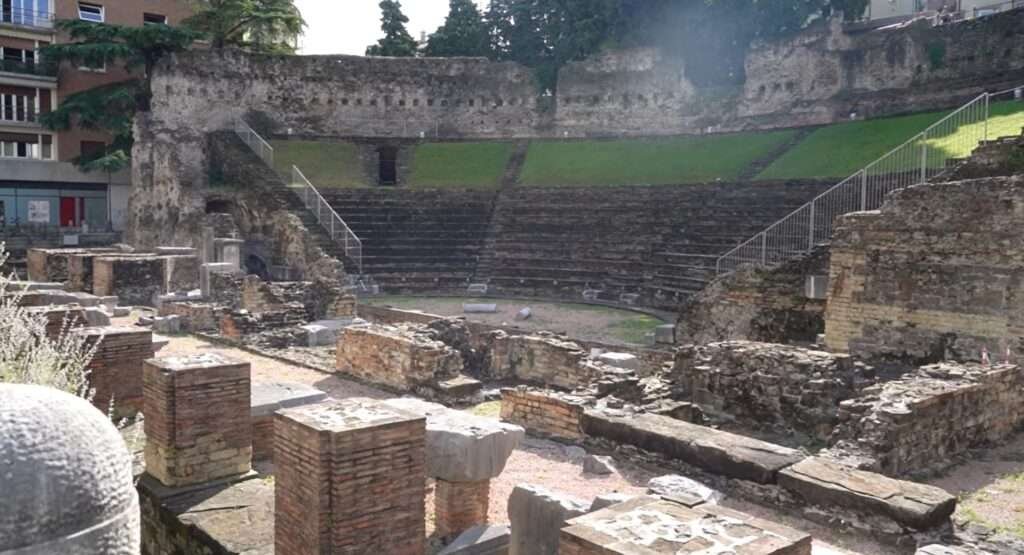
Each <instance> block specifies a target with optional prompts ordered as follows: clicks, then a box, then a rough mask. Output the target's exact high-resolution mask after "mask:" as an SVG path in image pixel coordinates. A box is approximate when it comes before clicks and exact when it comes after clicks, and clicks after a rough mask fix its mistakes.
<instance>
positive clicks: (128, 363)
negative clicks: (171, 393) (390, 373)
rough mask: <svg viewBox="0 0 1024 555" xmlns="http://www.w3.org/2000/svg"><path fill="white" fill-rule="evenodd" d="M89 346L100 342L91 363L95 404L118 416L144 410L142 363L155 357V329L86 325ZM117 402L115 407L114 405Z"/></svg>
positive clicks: (85, 330) (90, 377)
mask: <svg viewBox="0 0 1024 555" xmlns="http://www.w3.org/2000/svg"><path fill="white" fill-rule="evenodd" d="M77 333H79V334H82V335H84V336H85V337H86V338H87V339H86V340H87V341H88V343H89V345H94V344H96V342H97V341H98V342H99V346H98V347H97V349H96V354H95V355H94V356H93V358H92V361H91V362H90V363H89V367H88V368H89V385H90V386H91V387H92V388H93V389H94V390H95V396H94V397H93V404H94V405H96V408H98V409H100V410H101V411H103V412H107V411H108V410H110V409H111V408H113V410H114V415H115V416H118V417H125V416H130V415H133V414H135V413H137V412H138V411H140V410H142V364H143V362H145V361H146V359H149V358H152V357H153V332H152V331H150V330H148V329H145V328H137V327H106V328H83V329H81V330H78V331H77ZM111 401H113V406H111Z"/></svg>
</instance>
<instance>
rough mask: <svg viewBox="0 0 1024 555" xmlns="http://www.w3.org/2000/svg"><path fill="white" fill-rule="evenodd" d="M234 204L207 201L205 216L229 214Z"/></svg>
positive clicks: (227, 201)
mask: <svg viewBox="0 0 1024 555" xmlns="http://www.w3.org/2000/svg"><path fill="white" fill-rule="evenodd" d="M232 208H234V203H233V202H231V201H230V200H208V201H206V213H207V214H230V213H231V211H232Z"/></svg>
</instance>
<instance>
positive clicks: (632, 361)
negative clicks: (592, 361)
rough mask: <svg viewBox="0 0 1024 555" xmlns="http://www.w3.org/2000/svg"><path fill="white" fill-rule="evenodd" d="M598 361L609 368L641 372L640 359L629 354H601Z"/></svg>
mask: <svg viewBox="0 0 1024 555" xmlns="http://www.w3.org/2000/svg"><path fill="white" fill-rule="evenodd" d="M597 360H599V361H601V362H603V363H605V364H607V365H608V366H615V367H616V368H625V369H627V370H639V369H640V359H638V358H636V355H631V354H629V353H608V352H605V353H601V354H600V355H598V357H597Z"/></svg>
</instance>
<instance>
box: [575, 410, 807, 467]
mask: <svg viewBox="0 0 1024 555" xmlns="http://www.w3.org/2000/svg"><path fill="white" fill-rule="evenodd" d="M581 424H582V427H583V431H584V433H586V434H587V435H589V436H594V437H601V438H605V439H610V440H612V441H614V442H617V443H622V444H626V445H633V446H636V447H639V448H640V449H643V450H645V451H650V452H652V453H659V454H662V455H665V456H667V457H669V458H672V459H679V460H681V461H683V462H685V463H687V464H692V465H693V466H697V467H700V468H703V469H705V470H707V471H709V472H713V473H715V474H719V475H722V476H727V477H729V478H740V479H742V480H752V481H754V482H758V483H761V484H772V483H775V477H776V475H777V474H778V472H779V471H780V470H782V469H783V468H786V467H787V466H790V465H792V464H796V463H797V462H800V461H801V460H803V458H804V456H803V454H802V453H800V451H797V450H796V449H790V448H788V447H783V446H781V445H775V444H772V443H768V442H765V441H760V440H757V439H753V438H749V437H746V436H741V435H736V434H731V433H729V432H723V431H721V430H715V429H713V428H708V427H705V426H699V425H697V424H691V423H689V422H684V421H682V420H676V419H674V418H670V417H668V416H661V415H657V414H647V413H644V414H634V415H630V416H628V417H626V416H614V415H611V414H606V413H604V412H601V411H597V410H592V409H591V410H587V411H584V413H583V418H582V422H581Z"/></svg>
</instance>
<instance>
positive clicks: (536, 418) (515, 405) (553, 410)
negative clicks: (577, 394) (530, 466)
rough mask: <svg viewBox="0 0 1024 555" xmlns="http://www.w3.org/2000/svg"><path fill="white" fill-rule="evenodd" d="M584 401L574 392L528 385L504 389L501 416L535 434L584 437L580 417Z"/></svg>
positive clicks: (569, 438) (572, 437)
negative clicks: (550, 390)
mask: <svg viewBox="0 0 1024 555" xmlns="http://www.w3.org/2000/svg"><path fill="white" fill-rule="evenodd" d="M583 408H584V404H583V402H582V401H581V400H579V399H575V398H573V397H572V396H570V395H560V394H557V393H553V392H549V391H539V390H533V389H529V388H526V387H517V388H514V389H502V390H501V419H502V421H504V422H508V423H510V424H516V425H519V426H522V427H523V428H525V429H526V431H528V432H529V433H531V434H534V435H540V436H544V437H548V438H552V439H560V440H567V441H579V440H581V439H583V431H582V430H581V428H580V420H581V419H582V418H583Z"/></svg>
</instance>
